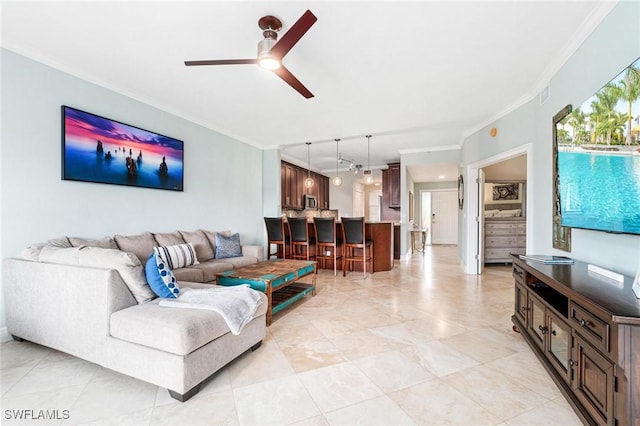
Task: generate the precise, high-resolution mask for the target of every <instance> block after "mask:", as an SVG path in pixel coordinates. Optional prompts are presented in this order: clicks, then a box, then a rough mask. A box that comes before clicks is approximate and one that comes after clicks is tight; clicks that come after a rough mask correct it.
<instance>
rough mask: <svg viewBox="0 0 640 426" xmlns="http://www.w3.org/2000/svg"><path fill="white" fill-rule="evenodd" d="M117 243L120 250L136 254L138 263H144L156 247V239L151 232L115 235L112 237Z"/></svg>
mask: <svg viewBox="0 0 640 426" xmlns="http://www.w3.org/2000/svg"><path fill="white" fill-rule="evenodd" d="M113 238H114V240H116V244H118V248H120V250H122V251H128V252H130V253H133V254H135V255H136V256H138V260H140V263H141V264H142V265H144V264H145V263H146V262H147V259H148V258H149V256H151V253H153V248H154V247H156V246H157V245H158V244H156V240H154V239H153V235H152V234H151V232H144V233H142V234H139V235H130V236H126V235H116V236H114V237H113Z"/></svg>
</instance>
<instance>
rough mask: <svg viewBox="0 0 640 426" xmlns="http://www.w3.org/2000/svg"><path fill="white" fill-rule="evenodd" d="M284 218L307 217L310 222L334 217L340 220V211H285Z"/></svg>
mask: <svg viewBox="0 0 640 426" xmlns="http://www.w3.org/2000/svg"><path fill="white" fill-rule="evenodd" d="M282 216H285V217H306V218H307V219H308V220H312V219H313V218H314V217H334V218H336V219H340V216H338V210H325V209H306V210H286V209H285V210H283V211H282Z"/></svg>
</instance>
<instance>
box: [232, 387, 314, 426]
mask: <svg viewBox="0 0 640 426" xmlns="http://www.w3.org/2000/svg"><path fill="white" fill-rule="evenodd" d="M233 392H234V395H235V401H236V408H237V411H238V418H239V419H240V424H242V425H283V424H289V423H293V422H298V421H301V420H304V419H307V418H309V417H314V416H317V415H319V414H320V410H319V409H318V407H317V405H316V403H315V402H314V401H313V399H312V398H311V396H310V395H309V393H308V392H307V390H306V389H305V386H303V384H302V382H301V381H300V379H299V378H298V377H295V376H290V377H285V378H282V379H276V380H271V381H268V382H262V383H258V384H255V385H250V386H244V387H240V388H236V389H234V391H233Z"/></svg>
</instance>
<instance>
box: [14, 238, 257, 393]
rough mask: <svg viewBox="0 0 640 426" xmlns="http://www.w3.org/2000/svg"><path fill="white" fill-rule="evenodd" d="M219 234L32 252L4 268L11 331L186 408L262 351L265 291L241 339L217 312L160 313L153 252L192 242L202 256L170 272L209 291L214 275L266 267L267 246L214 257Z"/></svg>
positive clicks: (53, 245) (51, 245)
mask: <svg viewBox="0 0 640 426" xmlns="http://www.w3.org/2000/svg"><path fill="white" fill-rule="evenodd" d="M216 234H217V233H214V232H209V231H202V230H199V231H193V232H172V233H165V234H151V233H144V234H140V235H136V236H119V235H116V236H115V237H114V238H105V239H102V240H84V239H79V238H66V237H63V238H58V239H55V240H50V241H48V242H46V243H41V244H37V245H33V246H30V247H29V248H27V249H25V250H23V253H22V254H21V255H20V256H19V257H15V258H10V259H6V260H5V261H4V266H3V274H4V277H3V282H4V289H5V300H6V305H7V329H8V331H9V333H10V334H11V335H12V336H13V337H14V339H15V340H18V341H20V340H28V341H31V342H34V343H38V344H41V345H44V346H48V347H51V348H54V349H57V350H60V351H62V352H66V353H69V354H71V355H74V356H76V357H79V358H82V359H85V360H88V361H90V362H94V363H96V364H99V365H101V366H103V367H106V368H109V369H112V370H115V371H118V372H120V373H123V374H126V375H129V376H132V377H135V378H137V379H140V380H144V381H147V382H150V383H153V384H155V385H158V386H161V387H165V388H167V389H168V390H169V393H170V395H171V396H172V397H173V398H175V399H177V400H179V401H186V400H187V399H189V398H191V397H192V396H193V395H195V394H196V393H197V392H198V391H199V390H200V386H201V384H202V382H203V381H205V380H206V379H207V378H209V377H210V376H212V375H213V374H214V373H215V372H216V371H218V370H219V369H220V368H222V367H224V366H225V365H226V364H227V363H229V362H230V361H232V360H233V359H235V358H236V357H238V356H239V355H241V354H242V353H244V352H246V351H247V350H249V349H252V350H255V349H257V348H258V347H259V346H260V344H261V343H262V339H263V338H264V336H265V333H266V310H267V300H266V296H265V295H264V294H262V293H260V298H261V302H262V303H261V304H260V306H259V307H258V309H257V311H256V312H255V313H254V314H253V319H252V320H251V321H250V322H248V323H247V324H246V325H244V327H243V328H242V330H241V331H240V333H239V334H237V335H236V334H233V333H231V330H230V328H229V326H227V324H226V322H225V321H224V319H223V317H222V316H221V315H220V314H218V313H217V312H214V311H210V310H201V309H183V308H166V307H162V306H159V301H160V298H157V297H155V295H154V294H153V292H151V291H150V288H149V286H148V284H147V283H146V280H145V277H144V265H145V261H146V259H147V258H148V257H149V256H150V254H151V253H152V252H153V251H154V247H160V246H167V245H172V244H174V243H175V244H185V243H186V244H188V243H190V245H191V246H192V247H193V248H194V249H195V252H196V253H197V255H198V256H201V257H198V261H197V262H198V263H196V264H193V265H189V266H185V267H183V268H179V269H175V270H173V272H174V275H175V276H176V278H177V279H178V284H179V286H180V287H190V288H211V286H212V285H214V284H215V273H216V272H221V271H224V270H228V269H233V268H234V267H238V266H243V265H246V264H250V263H255V262H258V261H259V260H262V253H263V248H262V247H260V246H243V247H242V254H241V255H240V256H236V257H226V258H224V257H223V258H216V256H215V254H216V252H217V251H216V246H215V244H216V241H218V242H219V241H220V240H219V239H218V238H216V236H217V235H216ZM218 236H224V235H223V234H222V233H220V235H218ZM218 252H219V250H218Z"/></svg>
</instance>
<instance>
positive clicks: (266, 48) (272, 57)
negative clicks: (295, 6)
mask: <svg viewBox="0 0 640 426" xmlns="http://www.w3.org/2000/svg"><path fill="white" fill-rule="evenodd" d="M317 20H318V18H316V16H315V15H314V14H313V13H311V11H310V10H307V11H306V12H305V13H304V14H303V15H302V16H301V17H300V18H299V19H298V20H297V21H296V23H295V24H293V26H292V27H291V28H290V29H289V31H287V32H286V33H285V34H284V35H283V36H282V38H281V39H280V41H277V40H278V31H280V30H281V29H282V22H280V20H279V19H278V18H276V17H275V16H271V15H268V16H263V17H262V18H260V19H259V20H258V26H259V27H260V29H262V31H263V32H262V35H263V37H264V40H261V41H260V42H259V43H258V58H257V59H211V60H203V61H185V62H184V64H185V65H186V66H194V65H244V64H258V65H260V66H261V67H263V68H266V69H269V70H271V71H273V72H274V73H275V74H276V75H277V76H278V77H280V78H281V79H283V80H284V81H285V83H287V84H288V85H289V86H291V87H293V88H294V89H295V90H297V91H298V93H300V94H301V95H302V96H304V97H305V98H307V99H309V98H312V97H313V93H311V92H310V91H309V89H307V88H306V87H305V86H304V85H303V84H302V83H301V82H300V80H298V79H297V78H296V77H295V76H294V75H293V74H291V71H289V70H288V69H287V68H285V66H284V65H283V64H282V58H284V56H285V55H286V54H287V53H289V50H291V48H292V47H293V46H295V44H296V43H297V42H298V41H299V40H300V39H301V38H302V36H303V35H305V33H306V32H307V31H308V30H309V28H311V26H312V25H313V24H315V22H316V21H317Z"/></svg>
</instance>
